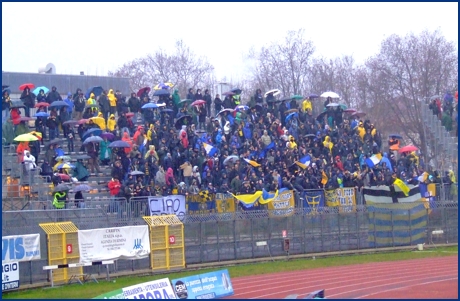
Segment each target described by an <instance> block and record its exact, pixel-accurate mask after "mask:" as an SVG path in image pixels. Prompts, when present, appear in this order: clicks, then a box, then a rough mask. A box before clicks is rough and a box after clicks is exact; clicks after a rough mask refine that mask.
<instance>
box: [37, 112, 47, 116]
mask: <svg viewBox="0 0 460 301" xmlns="http://www.w3.org/2000/svg"><path fill="white" fill-rule="evenodd" d="M49 116H50V114H48V113H46V112H38V113H37V114H35V117H49Z"/></svg>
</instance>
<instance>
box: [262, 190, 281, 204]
mask: <svg viewBox="0 0 460 301" xmlns="http://www.w3.org/2000/svg"><path fill="white" fill-rule="evenodd" d="M282 189H284V188H282ZM277 197H278V190H276V191H275V193H270V192H268V191H266V190H265V188H264V189H262V196H261V198H260V199H259V203H260V204H267V203H270V202H272V201H273V200H274V199H276V198H277Z"/></svg>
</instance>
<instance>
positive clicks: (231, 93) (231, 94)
mask: <svg viewBox="0 0 460 301" xmlns="http://www.w3.org/2000/svg"><path fill="white" fill-rule="evenodd" d="M222 95H225V96H233V95H235V93H234V92H232V91H227V92H225V93H222Z"/></svg>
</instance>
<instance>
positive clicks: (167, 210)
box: [149, 195, 185, 222]
mask: <svg viewBox="0 0 460 301" xmlns="http://www.w3.org/2000/svg"><path fill="white" fill-rule="evenodd" d="M149 208H150V215H151V216H152V215H171V214H175V215H176V216H177V217H178V218H179V219H180V221H181V222H183V221H184V220H185V196H184V195H167V196H152V197H149Z"/></svg>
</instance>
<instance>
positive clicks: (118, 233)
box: [78, 225, 150, 263]
mask: <svg viewBox="0 0 460 301" xmlns="http://www.w3.org/2000/svg"><path fill="white" fill-rule="evenodd" d="M78 247H79V250H80V262H81V263H84V262H92V261H101V260H117V259H130V260H132V259H141V258H146V257H148V256H149V254H150V238H149V228H148V226H147V225H145V226H129V227H116V228H101V229H92V230H78Z"/></svg>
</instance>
